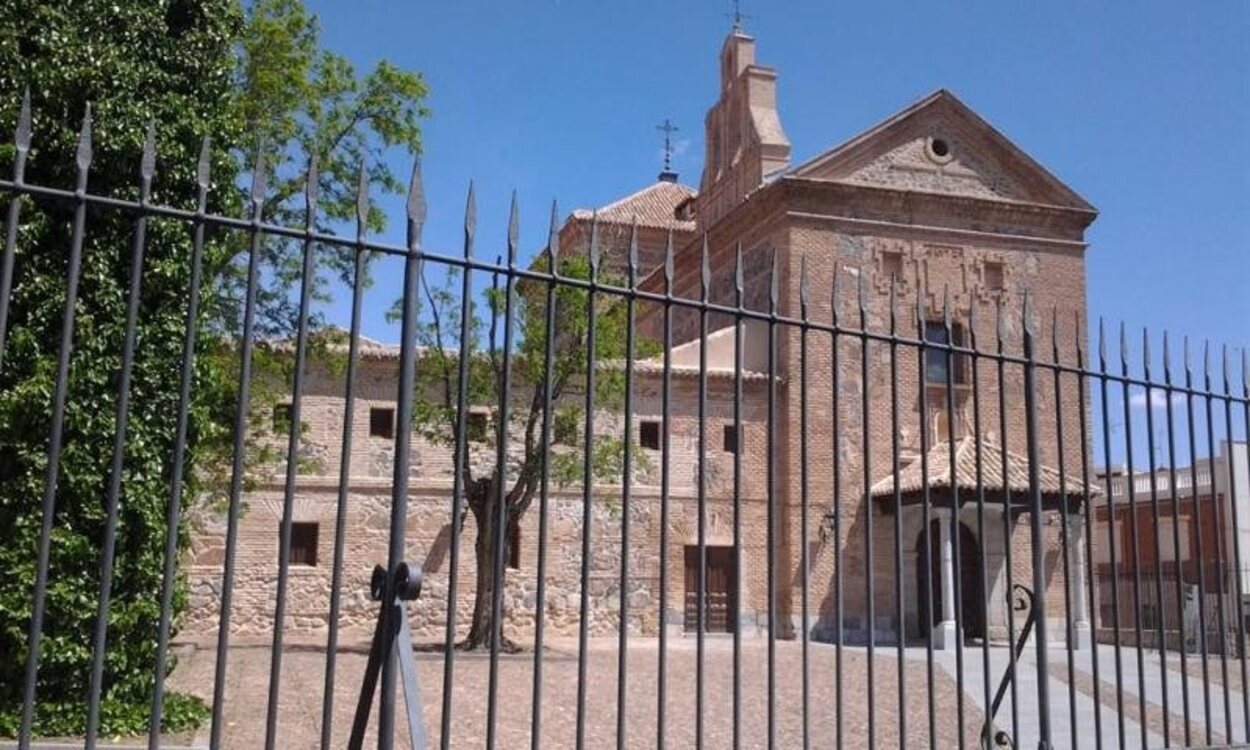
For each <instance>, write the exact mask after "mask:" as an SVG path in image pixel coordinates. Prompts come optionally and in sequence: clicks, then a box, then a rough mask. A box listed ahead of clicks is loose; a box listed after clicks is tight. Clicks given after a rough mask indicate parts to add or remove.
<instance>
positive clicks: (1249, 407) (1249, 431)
mask: <svg viewBox="0 0 1250 750" xmlns="http://www.w3.org/2000/svg"><path fill="white" fill-rule="evenodd" d="M1241 398H1242V401H1241V411H1242V420H1243V421H1244V423H1245V424H1244V425H1243V427H1244V429H1245V431H1244V432H1243V433H1242V435H1243V437H1244V438H1245V441H1246V443H1247V444H1250V351H1248V350H1246V349H1245V348H1242V350H1241ZM1228 439H1229V442H1230V443H1231V442H1232V439H1233V436H1232V432H1231V431H1230V432H1229V436H1228ZM1229 460H1230V461H1231V460H1232V458H1231V456H1230V458H1229ZM1234 496H1235V495H1234ZM1237 528H1238V529H1240V527H1237ZM1241 619H1242V622H1245V616H1244V615H1243V616H1242V618H1241ZM1240 645H1241V663H1242V667H1241V668H1242V682H1241V684H1242V685H1243V693H1244V690H1245V688H1244V686H1245V685H1247V684H1248V683H1247V681H1246V678H1245V669H1246V647H1247V643H1246V639H1245V636H1242V641H1241V644H1240ZM1248 699H1250V698H1247V696H1245V695H1243V696H1242V710H1243V712H1244V714H1245V718H1246V722H1247V723H1250V709H1246V707H1245V702H1246V701H1247V700H1248ZM1246 738H1247V741H1250V727H1247V730H1246Z"/></svg>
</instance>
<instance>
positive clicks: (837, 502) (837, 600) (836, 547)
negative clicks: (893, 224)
mask: <svg viewBox="0 0 1250 750" xmlns="http://www.w3.org/2000/svg"><path fill="white" fill-rule="evenodd" d="M834 262H835V263H837V259H836V258H835V259H834ZM830 286H831V288H830V291H829V315H830V318H831V321H832V323H833V332H832V334H831V335H830V337H829V345H830V347H831V348H832V349H833V356H832V358H831V360H832V363H831V369H832V370H833V371H832V372H831V373H830V377H829V380H830V382H831V383H832V387H831V389H830V390H831V391H832V395H831V400H832V402H833V403H832V404H830V406H831V409H832V411H833V438H832V440H831V441H830V442H831V443H832V444H833V446H832V447H833V498H832V500H831V506H830V513H831V514H832V515H833V569H834V581H833V598H834V607H835V611H836V614H837V617H836V619H835V620H834V639H833V640H834V647H833V649H834V650H833V672H834V678H833V686H834V699H833V701H834V709H833V711H834V722H835V723H834V741H835V746H836V747H837V750H842V748H843V740H844V739H845V732H844V731H843V725H844V724H845V722H844V721H843V717H844V715H845V710H844V708H845V703H844V701H843V699H842V685H843V670H842V666H843V665H842V642H843V641H844V640H846V638H845V634H844V632H843V596H842V593H843V592H842V420H841V416H840V415H841V413H842V409H841V403H842V363H841V357H840V356H839V353H840V351H841V348H842V347H841V343H842V339H841V336H842V335H844V333H845V331H844V330H843V329H842V326H841V325H840V323H839V320H840V318H839V314H838V302H839V297H838V272H837V269H836V268H835V269H834V273H833V281H832V283H831V285H830Z"/></svg>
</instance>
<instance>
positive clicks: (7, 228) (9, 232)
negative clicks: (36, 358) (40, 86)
mask: <svg viewBox="0 0 1250 750" xmlns="http://www.w3.org/2000/svg"><path fill="white" fill-rule="evenodd" d="M13 145H14V151H15V153H14V155H13V185H14V186H15V187H17V188H20V187H21V186H22V185H23V184H25V181H26V157H27V156H28V155H29V154H30V89H26V91H25V92H24V93H23V94H22V109H21V111H20V112H19V113H18V115H17V132H16V134H15V135H14V138H13ZM21 217H22V195H21V193H19V192H16V191H14V192H13V193H12V197H11V198H10V199H9V213H8V218H7V219H5V222H4V259H3V260H0V364H3V363H4V345H5V342H6V341H8V338H7V334H8V330H9V299H10V293H11V292H12V290H13V261H14V258H15V256H16V254H17V229H18V226H19V225H20V223H21Z"/></svg>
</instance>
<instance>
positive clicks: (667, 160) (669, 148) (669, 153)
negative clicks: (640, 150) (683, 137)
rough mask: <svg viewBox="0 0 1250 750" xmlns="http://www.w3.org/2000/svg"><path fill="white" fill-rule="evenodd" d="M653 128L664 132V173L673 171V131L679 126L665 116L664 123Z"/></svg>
mask: <svg viewBox="0 0 1250 750" xmlns="http://www.w3.org/2000/svg"><path fill="white" fill-rule="evenodd" d="M655 129H656V130H659V131H660V132H662V133H664V171H665V172H666V173H667V172H672V171H673V133H676V132H677V131H678V130H680V128H678V127H677V126H676V125H674V124H673V123H671V122H669V120H668V118H667V117H665V118H664V124H663V125H656V126H655Z"/></svg>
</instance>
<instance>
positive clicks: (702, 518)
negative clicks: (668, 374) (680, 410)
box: [694, 233, 712, 748]
mask: <svg viewBox="0 0 1250 750" xmlns="http://www.w3.org/2000/svg"><path fill="white" fill-rule="evenodd" d="M711 286H712V271H711V268H710V267H709V266H708V247H707V234H706V233H704V235H703V242H702V244H701V245H700V252H699V301H700V302H701V303H702V304H701V305H700V306H699V394H698V407H697V408H698V419H699V436H698V454H699V458H698V470H699V485H698V488H697V493H698V494H697V496H696V504H697V513H698V519H697V524H698V531H697V532H696V535H697V539H698V555H699V570H698V583H697V586H696V587H695V591H696V596H695V605H696V606H695V616H694V621H695V636H694V637H695V661H694V670H695V672H694V674H695V677H694V685H695V688H694V745H695V747H696V748H701V747H703V707H704V706H703V703H704V697H705V695H706V692H707V686H706V685H705V684H704V677H705V674H704V660H705V659H706V657H707V655H706V653H705V650H704V649H705V648H706V646H705V645H704V636H705V633H704V631H705V630H707V530H706V529H705V528H704V527H705V526H706V525H707V314H708V313H707V303H708V294H709V291H710V288H711Z"/></svg>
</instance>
